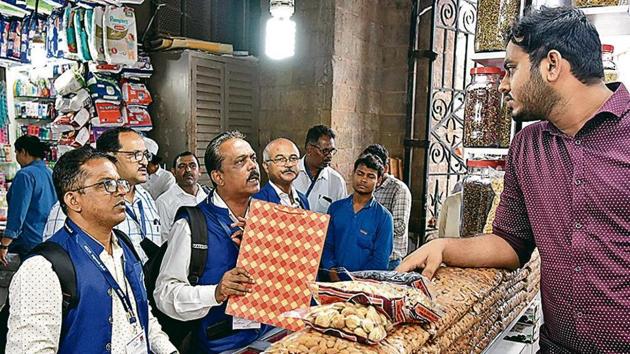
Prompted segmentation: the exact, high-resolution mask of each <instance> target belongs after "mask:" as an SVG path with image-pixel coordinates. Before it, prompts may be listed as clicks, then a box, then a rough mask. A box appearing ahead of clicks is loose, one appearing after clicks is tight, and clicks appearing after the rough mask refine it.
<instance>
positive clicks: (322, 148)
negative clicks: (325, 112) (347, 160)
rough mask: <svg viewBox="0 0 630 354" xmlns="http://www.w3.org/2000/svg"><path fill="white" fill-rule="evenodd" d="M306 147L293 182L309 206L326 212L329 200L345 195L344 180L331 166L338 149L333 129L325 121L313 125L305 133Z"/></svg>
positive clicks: (346, 192)
mask: <svg viewBox="0 0 630 354" xmlns="http://www.w3.org/2000/svg"><path fill="white" fill-rule="evenodd" d="M305 149H306V155H305V156H304V158H303V159H301V160H300V162H299V164H298V169H299V173H298V177H297V178H296V179H295V182H293V185H294V186H295V188H296V189H297V190H298V191H299V192H301V193H304V195H306V197H307V198H308V202H309V205H310V207H311V210H313V211H316V212H318V213H326V212H327V211H328V207H329V206H330V204H332V203H333V202H335V201H337V200H340V199H343V198H345V197H346V196H347V195H348V191H347V189H346V181H345V180H344V179H343V177H342V176H341V175H340V174H339V172H337V171H335V170H334V169H333V168H332V167H330V163H331V161H332V158H333V156H335V154H336V153H337V149H336V148H335V132H334V131H333V130H332V129H330V128H329V127H327V126H325V125H316V126H314V127H312V128H311V129H309V130H308V132H307V133H306V143H305Z"/></svg>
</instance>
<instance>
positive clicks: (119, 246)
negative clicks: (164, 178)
mask: <svg viewBox="0 0 630 354" xmlns="http://www.w3.org/2000/svg"><path fill="white" fill-rule="evenodd" d="M113 161H114V158H113V157H111V156H108V155H105V154H102V153H99V152H96V151H94V150H93V149H91V148H90V147H83V148H80V149H77V150H73V151H70V152H68V153H66V154H65V155H63V156H62V157H61V158H60V159H59V162H57V165H56V166H55V169H54V172H53V180H54V184H55V189H56V192H57V195H58V196H59V201H60V203H61V207H62V208H63V209H64V211H65V212H66V214H67V215H68V218H67V219H66V222H65V225H64V227H63V228H62V229H61V230H59V231H58V232H57V233H56V234H55V235H54V236H53V237H52V238H51V239H50V242H54V243H56V244H58V245H59V246H61V248H63V250H65V251H66V252H67V254H68V256H69V257H70V260H71V262H72V264H73V266H74V268H75V273H76V286H77V294H78V301H77V302H76V304H74V305H73V306H71V307H69V309H68V311H67V313H65V314H62V305H61V304H62V300H63V295H62V289H61V285H60V281H59V278H58V275H57V273H55V271H54V270H53V269H52V267H51V263H50V262H49V261H48V260H47V259H46V258H44V257H42V256H33V257H31V258H29V259H27V260H26V261H25V262H24V264H23V265H22V267H20V269H19V270H18V272H17V273H16V275H15V277H14V278H13V281H12V283H11V287H10V305H11V313H10V317H9V334H8V336H7V337H8V344H7V348H6V351H7V353H26V352H29V353H43V352H46V353H48V352H50V353H52V352H56V353H77V352H81V353H103V352H113V353H134V354H139V353H143V354H145V353H150V352H152V353H160V354H161V353H164V354H169V353H174V352H176V348H175V347H174V346H173V345H172V344H171V343H170V342H169V340H168V336H167V335H166V334H165V333H164V332H163V331H162V330H161V328H160V325H159V323H158V322H157V320H156V319H155V318H153V316H152V315H151V309H150V307H149V304H148V302H147V294H146V290H145V287H144V284H143V275H142V264H141V263H140V260H139V259H138V258H137V256H136V255H135V254H134V252H133V248H132V246H129V245H127V243H126V242H125V241H123V240H122V239H119V238H118V237H116V235H115V234H114V233H113V232H112V230H113V228H114V226H115V225H117V224H118V223H120V222H121V221H122V220H124V219H125V217H126V215H125V201H124V196H125V194H126V193H127V192H128V191H129V190H130V186H129V183H128V182H127V181H126V180H123V179H120V176H119V174H118V172H117V170H116V166H115V165H114V163H113Z"/></svg>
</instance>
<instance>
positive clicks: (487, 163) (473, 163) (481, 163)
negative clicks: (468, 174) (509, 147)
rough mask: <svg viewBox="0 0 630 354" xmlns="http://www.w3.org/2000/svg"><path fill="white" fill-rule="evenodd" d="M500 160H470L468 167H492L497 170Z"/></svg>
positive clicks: (467, 163) (467, 162)
mask: <svg viewBox="0 0 630 354" xmlns="http://www.w3.org/2000/svg"><path fill="white" fill-rule="evenodd" d="M498 162H499V160H468V161H466V166H468V167H492V168H497V166H499V164H498Z"/></svg>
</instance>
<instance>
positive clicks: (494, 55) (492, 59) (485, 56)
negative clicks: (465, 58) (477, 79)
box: [470, 51, 505, 68]
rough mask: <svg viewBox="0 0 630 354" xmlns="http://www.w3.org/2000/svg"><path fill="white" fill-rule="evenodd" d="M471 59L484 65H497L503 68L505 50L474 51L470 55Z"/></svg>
mask: <svg viewBox="0 0 630 354" xmlns="http://www.w3.org/2000/svg"><path fill="white" fill-rule="evenodd" d="M470 59H472V61H474V62H476V63H477V64H479V65H482V66H496V67H499V68H503V61H504V60H505V51H500V52H483V53H473V54H472V55H471V56H470Z"/></svg>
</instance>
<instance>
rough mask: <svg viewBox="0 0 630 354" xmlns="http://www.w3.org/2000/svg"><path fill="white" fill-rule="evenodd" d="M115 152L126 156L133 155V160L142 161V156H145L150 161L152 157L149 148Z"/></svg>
mask: <svg viewBox="0 0 630 354" xmlns="http://www.w3.org/2000/svg"><path fill="white" fill-rule="evenodd" d="M114 152H115V153H118V154H125V155H127V156H131V157H133V159H134V161H142V159H143V158H146V159H147V161H151V159H152V158H153V154H152V153H150V152H149V150H144V151H140V150H138V151H122V150H119V151H114Z"/></svg>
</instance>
